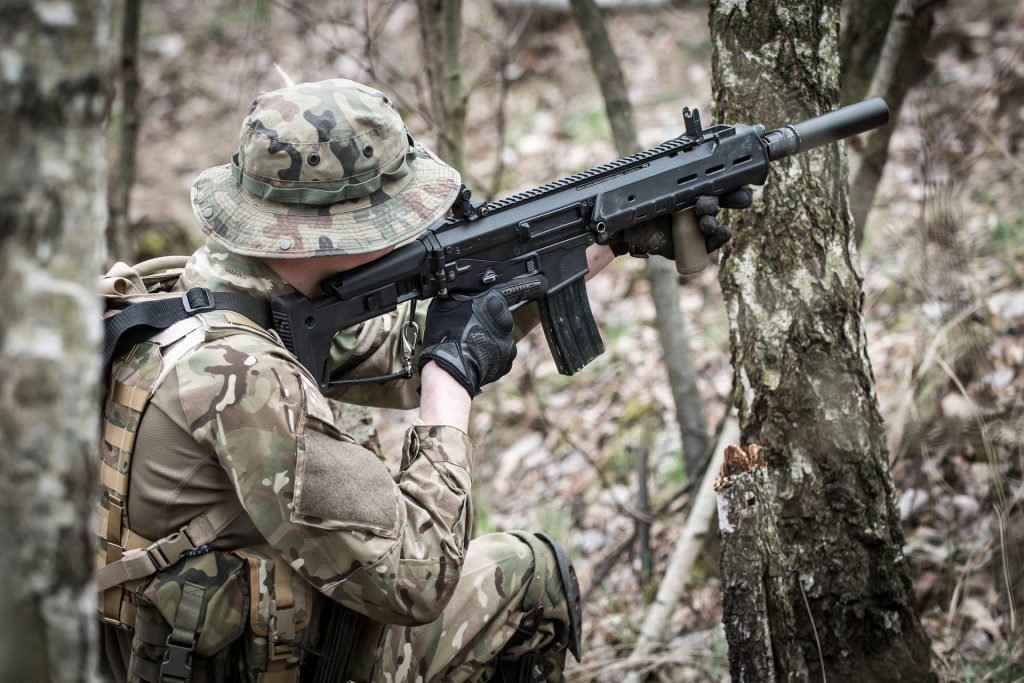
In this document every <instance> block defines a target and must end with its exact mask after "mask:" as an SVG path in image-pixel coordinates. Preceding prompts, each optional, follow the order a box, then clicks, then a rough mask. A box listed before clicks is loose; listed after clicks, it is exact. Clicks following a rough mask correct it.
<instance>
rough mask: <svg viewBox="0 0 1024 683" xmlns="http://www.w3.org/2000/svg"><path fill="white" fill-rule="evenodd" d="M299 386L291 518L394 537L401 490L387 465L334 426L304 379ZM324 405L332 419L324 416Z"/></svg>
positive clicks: (324, 403)
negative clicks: (299, 421) (299, 424)
mask: <svg viewBox="0 0 1024 683" xmlns="http://www.w3.org/2000/svg"><path fill="white" fill-rule="evenodd" d="M311 389H312V391H311ZM302 392H303V409H304V411H305V415H304V420H303V425H302V427H301V433H300V435H299V440H298V452H297V453H296V462H295V491H294V494H293V499H292V513H291V521H292V522H295V523H296V524H303V525H305V526H313V527H317V528H320V529H332V530H333V529H337V530H352V531H368V532H370V533H373V534H376V535H378V536H383V537H386V538H395V537H397V536H398V530H399V514H398V504H399V497H400V496H401V492H400V491H399V489H398V485H397V484H395V481H394V479H392V478H391V473H390V472H389V471H388V468H387V467H386V466H385V465H384V463H383V462H381V461H380V459H379V458H378V457H377V456H376V455H375V454H374V453H373V452H372V451H369V450H367V449H365V448H363V447H362V446H359V445H358V444H355V443H352V442H351V441H350V440H346V438H345V435H343V434H342V433H341V432H339V431H338V429H337V428H336V427H335V426H334V422H333V416H332V415H330V408H329V406H327V399H325V398H324V397H323V396H322V395H321V394H320V393H319V392H316V390H315V389H313V388H312V387H311V386H308V382H306V381H303V382H302ZM314 392H315V393H314ZM324 410H327V411H328V419H330V420H331V421H330V422H327V421H325V420H324V419H323V411H324Z"/></svg>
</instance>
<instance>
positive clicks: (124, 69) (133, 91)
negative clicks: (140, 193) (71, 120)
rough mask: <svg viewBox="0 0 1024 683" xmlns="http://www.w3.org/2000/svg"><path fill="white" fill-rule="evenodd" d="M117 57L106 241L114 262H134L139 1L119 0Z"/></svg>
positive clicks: (140, 5) (140, 14)
mask: <svg viewBox="0 0 1024 683" xmlns="http://www.w3.org/2000/svg"><path fill="white" fill-rule="evenodd" d="M121 4H122V8H123V12H122V19H121V54H120V68H119V70H118V80H119V81H120V84H121V106H120V108H119V113H120V127H119V129H118V135H117V161H116V162H115V165H114V179H113V181H114V182H113V187H112V188H111V189H110V221H109V227H108V235H107V237H108V239H109V244H110V253H111V256H113V259H114V260H116V261H124V262H125V263H134V262H135V249H134V248H133V244H132V242H133V240H132V236H131V212H130V209H131V194H132V185H133V184H134V183H135V143H136V140H137V139H138V136H139V112H138V99H139V71H138V60H139V27H140V25H141V18H142V0H123V2H122V3H121Z"/></svg>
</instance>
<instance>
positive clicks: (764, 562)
mask: <svg viewBox="0 0 1024 683" xmlns="http://www.w3.org/2000/svg"><path fill="white" fill-rule="evenodd" d="M715 491H716V492H717V493H718V532H719V536H720V537H721V539H722V563H721V568H722V569H721V571H722V622H723V625H724V626H725V634H726V640H727V641H728V642H729V673H730V675H731V676H732V680H734V681H760V682H762V683H776V681H794V682H795V681H800V680H801V678H802V676H801V672H800V670H799V668H798V666H797V662H798V661H799V657H798V656H797V653H796V642H795V639H794V637H793V636H794V628H795V627H794V622H793V610H792V607H791V606H790V604H789V595H788V588H789V581H788V579H787V577H788V576H789V575H790V574H791V570H790V569H789V567H788V566H787V565H786V558H785V554H784V553H783V548H782V542H781V541H780V540H779V532H778V529H777V528H776V525H775V505H774V501H773V500H772V496H771V485H770V482H769V478H768V468H767V467H766V466H765V461H764V454H763V453H762V451H761V448H760V446H757V445H753V444H752V445H750V446H747V450H746V452H744V451H743V450H741V449H740V448H739V447H738V446H728V447H727V448H726V449H725V456H724V462H723V463H722V472H721V475H720V476H719V478H718V479H717V480H716V481H715Z"/></svg>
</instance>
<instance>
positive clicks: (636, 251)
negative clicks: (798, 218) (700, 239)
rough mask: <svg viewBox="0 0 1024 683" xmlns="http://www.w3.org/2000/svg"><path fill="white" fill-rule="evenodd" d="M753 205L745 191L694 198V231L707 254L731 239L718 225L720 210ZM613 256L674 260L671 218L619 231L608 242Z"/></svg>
mask: <svg viewBox="0 0 1024 683" xmlns="http://www.w3.org/2000/svg"><path fill="white" fill-rule="evenodd" d="M752 201H753V195H752V193H751V192H750V190H749V189H748V188H746V187H741V188H738V189H735V190H733V191H731V192H728V193H726V194H725V195H722V196H721V197H716V196H714V195H706V196H703V197H698V198H697V203H696V204H695V205H694V207H693V210H694V214H695V216H696V218H697V228H698V229H699V230H700V233H701V235H703V236H704V245H705V247H706V250H707V253H709V254H710V253H711V252H713V251H714V250H716V249H718V248H719V247H721V246H722V245H723V244H725V243H726V242H728V241H729V239H730V238H731V237H732V230H731V229H730V228H729V226H728V225H724V224H722V223H720V222H719V221H718V214H719V212H720V211H721V210H722V209H745V208H747V207H749V206H750V204H751V202H752ZM608 245H609V246H610V247H611V248H612V251H613V252H614V253H615V255H616V256H621V255H622V254H626V253H628V254H629V255H630V256H664V257H665V258H667V259H669V260H673V259H675V252H674V250H673V247H672V216H671V215H669V214H665V215H663V216H659V217H658V218H656V219H654V220H652V221H648V222H647V223H643V224H641V225H638V226H636V227H634V228H628V229H626V230H620V231H619V232H617V233H616V234H615V235H613V236H612V238H611V239H610V240H609V241H608Z"/></svg>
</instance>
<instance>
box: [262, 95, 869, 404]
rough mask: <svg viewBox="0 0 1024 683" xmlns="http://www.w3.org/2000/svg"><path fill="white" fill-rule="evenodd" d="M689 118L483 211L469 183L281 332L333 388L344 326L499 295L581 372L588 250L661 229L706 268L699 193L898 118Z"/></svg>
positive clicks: (758, 176)
mask: <svg viewBox="0 0 1024 683" xmlns="http://www.w3.org/2000/svg"><path fill="white" fill-rule="evenodd" d="M683 118H684V123H685V132H684V133H683V134H682V135H680V136H679V137H677V138H673V139H671V140H668V141H667V142H665V143H663V144H661V145H659V146H658V147H655V148H654V149H651V150H648V151H646V152H640V153H639V154H634V155H632V156H628V157H625V158H622V159H619V160H618V161H613V162H611V163H609V164H605V165H603V166H598V167H597V168H593V169H590V170H588V171H584V172H583V173H579V174H577V175H574V176H571V177H569V178H564V179H562V180H557V181H555V182H552V183H549V184H547V185H544V186H542V187H538V188H536V189H533V190H529V191H527V192H523V193H522V194H517V195H515V196H513V197H508V198H506V199H501V200H498V201H495V202H491V203H487V204H483V203H477V202H473V201H471V199H470V193H469V191H468V190H467V189H466V188H465V187H464V186H463V187H462V188H461V190H460V193H459V196H458V198H457V199H456V202H455V205H454V206H453V207H452V214H453V217H451V218H447V219H442V220H440V221H438V222H437V223H435V224H434V225H433V226H432V227H431V228H430V229H428V230H427V231H426V232H425V233H424V234H423V235H421V236H420V237H419V238H418V239H417V240H416V241H414V242H412V243H410V244H407V245H405V246H403V247H400V248H399V249H396V250H395V251H394V252H392V253H390V254H388V255H387V256H384V257H382V258H380V259H377V260H375V261H373V262H371V263H368V264H366V265H364V266H360V267H358V268H355V269H353V270H349V271H345V272H342V273H338V274H336V275H332V276H330V277H328V278H326V279H325V280H323V282H321V287H322V289H323V291H324V292H325V293H326V294H325V295H323V296H319V297H316V298H307V297H306V296H304V295H302V294H288V295H284V296H279V297H277V298H275V299H274V300H273V301H272V302H271V312H272V316H273V325H274V329H275V330H276V331H277V332H278V334H279V335H280V336H281V339H282V340H283V341H284V343H285V345H286V346H287V347H288V349H289V350H290V351H291V352H292V353H293V354H294V355H295V356H296V357H297V358H298V360H299V362H301V363H302V364H303V365H304V366H305V367H306V368H307V369H308V370H309V371H310V372H311V373H312V374H313V376H314V377H316V378H317V379H318V381H319V383H320V388H321V389H326V388H327V387H328V386H330V385H331V380H330V368H329V360H330V349H331V341H332V339H333V338H334V336H335V335H336V334H337V333H338V332H339V331H340V330H343V329H345V328H348V327H351V326H353V325H357V324H358V323H361V322H363V321H365V320H369V319H371V318H375V317H377V316H379V315H383V314H384V313H388V312H390V311H393V310H395V308H397V307H398V305H399V304H401V303H403V302H405V301H409V300H415V299H429V298H431V297H435V296H448V295H451V294H476V293H479V292H482V291H484V290H486V289H489V288H495V287H496V288H498V290H499V291H500V292H501V293H502V295H504V297H505V299H506V300H507V301H508V303H509V306H510V307H511V308H516V307H518V306H521V305H523V304H525V303H527V302H529V301H537V302H538V304H539V306H540V314H541V324H542V326H543V327H544V334H545V335H546V336H547V340H548V346H549V347H550V349H551V353H552V355H553V356H554V359H555V364H556V365H557V367H558V371H559V372H560V373H562V374H564V375H571V374H574V373H575V372H577V371H578V370H580V369H581V368H582V367H583V366H585V365H586V364H587V363H589V362H590V361H592V360H593V359H594V358H596V357H597V356H599V355H600V354H601V353H602V352H603V351H604V345H603V343H602V342H601V336H600V334H599V333H598V330H597V326H596V325H595V323H594V317H593V314H592V313H591V311H590V302H589V300H588V299H587V292H586V288H585V286H584V276H585V275H586V274H587V259H586V253H585V252H586V249H587V247H588V246H590V245H591V244H594V243H597V244H606V243H607V242H608V240H609V239H610V238H612V236H613V235H616V234H617V233H619V232H620V231H622V230H629V229H630V228H634V227H635V226H638V225H643V224H650V223H652V222H653V221H660V222H661V223H663V224H664V225H665V226H666V227H665V232H666V237H667V233H668V231H671V238H672V245H673V250H674V253H675V260H676V267H677V269H678V270H679V272H680V273H682V274H687V273H694V272H697V271H699V270H701V269H703V268H704V267H705V266H706V264H707V260H708V259H707V252H706V249H705V242H704V237H703V236H702V235H701V233H700V231H699V230H698V229H697V225H696V222H695V220H694V219H693V211H690V210H689V209H692V208H693V206H694V204H695V202H696V200H697V198H698V197H701V196H704V195H715V196H722V195H724V194H726V193H728V192H730V191H732V190H735V189H736V188H740V187H743V186H745V185H763V184H764V182H765V180H766V179H767V177H768V164H769V162H772V161H776V160H778V159H783V158H785V157H788V156H791V155H793V154H797V153H799V152H804V151H807V150H809V149H813V148H815V147H819V146H821V145H825V144H829V143H832V142H835V141H837V140H841V139H843V138H847V137H850V136H853V135H857V134H858V133H863V132H865V131H867V130H871V129H872V128H877V127H879V126H881V125H884V124H885V123H886V122H887V121H888V120H889V109H888V107H887V106H886V104H885V102H884V101H883V100H882V99H881V98H877V97H876V98H874V99H871V100H866V101H863V102H858V103H856V104H852V105H849V106H847V107H843V108H841V109H839V110H837V111H834V112H830V113H827V114H823V115H821V116H816V117H814V118H811V119H808V120H806V121H802V122H800V123H795V124H792V125H788V126H783V127H782V128H779V129H777V130H773V131H770V132H765V128H764V126H761V125H752V126H747V125H736V126H728V125H715V126H711V127H710V128H706V129H705V128H702V127H701V122H700V115H699V114H698V112H697V111H696V110H693V111H690V110H689V109H688V108H684V109H683ZM670 215H671V216H672V219H671V220H668V219H667V217H668V216H670ZM669 226H670V227H669Z"/></svg>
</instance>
